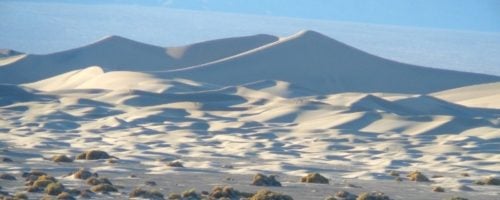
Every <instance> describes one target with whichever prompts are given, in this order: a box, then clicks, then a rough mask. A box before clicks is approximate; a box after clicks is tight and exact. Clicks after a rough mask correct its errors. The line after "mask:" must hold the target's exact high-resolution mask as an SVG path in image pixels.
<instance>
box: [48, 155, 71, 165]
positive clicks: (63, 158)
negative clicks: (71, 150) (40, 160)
mask: <svg viewBox="0 0 500 200" xmlns="http://www.w3.org/2000/svg"><path fill="white" fill-rule="evenodd" d="M50 160H52V161H54V162H66V163H69V162H73V159H72V158H70V157H68V156H66V155H63V154H61V155H56V156H53V157H52V158H51V159H50Z"/></svg>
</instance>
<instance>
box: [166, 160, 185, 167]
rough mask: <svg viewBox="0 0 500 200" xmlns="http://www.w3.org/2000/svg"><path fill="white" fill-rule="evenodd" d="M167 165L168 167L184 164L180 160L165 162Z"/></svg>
mask: <svg viewBox="0 0 500 200" xmlns="http://www.w3.org/2000/svg"><path fill="white" fill-rule="evenodd" d="M167 166H169V167H184V165H183V164H182V162H180V161H173V162H169V163H168V164H167Z"/></svg>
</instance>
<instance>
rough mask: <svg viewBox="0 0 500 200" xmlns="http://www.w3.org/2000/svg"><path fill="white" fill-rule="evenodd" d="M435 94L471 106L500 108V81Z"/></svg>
mask: <svg viewBox="0 0 500 200" xmlns="http://www.w3.org/2000/svg"><path fill="white" fill-rule="evenodd" d="M433 96H435V97H437V98H441V99H444V100H446V101H450V102H454V103H457V104H460V105H464V106H469V107H479V108H493V109H500V100H499V99H500V82H495V83H487V84H480V85H472V86H466V87H461V88H454V89H451V90H446V91H442V92H437V93H434V94H433Z"/></svg>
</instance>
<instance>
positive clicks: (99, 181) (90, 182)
mask: <svg viewBox="0 0 500 200" xmlns="http://www.w3.org/2000/svg"><path fill="white" fill-rule="evenodd" d="M99 184H107V185H113V184H112V183H111V181H109V179H107V178H96V177H90V178H88V179H87V185H99Z"/></svg>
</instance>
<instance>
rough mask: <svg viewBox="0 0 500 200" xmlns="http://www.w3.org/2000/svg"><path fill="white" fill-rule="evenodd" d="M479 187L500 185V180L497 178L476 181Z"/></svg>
mask: <svg viewBox="0 0 500 200" xmlns="http://www.w3.org/2000/svg"><path fill="white" fill-rule="evenodd" d="M474 183H475V184H477V185H500V179H499V178H495V177H491V176H490V177H486V178H484V179H481V180H477V181H474Z"/></svg>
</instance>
